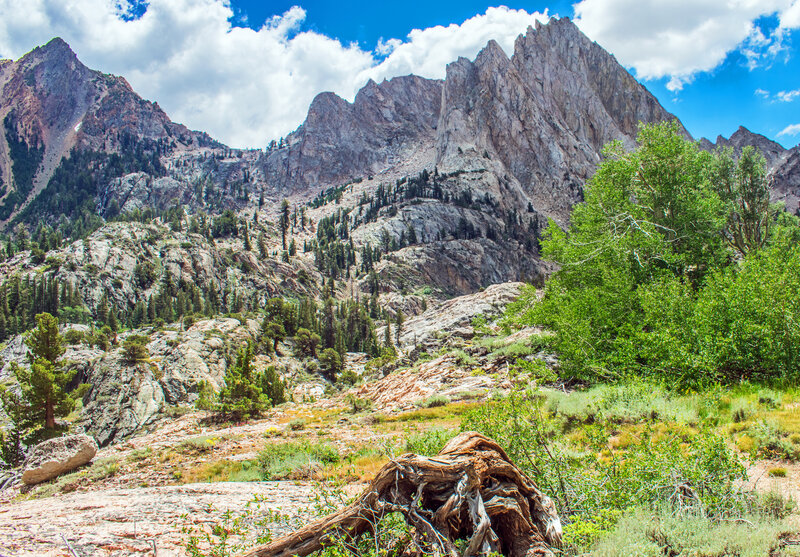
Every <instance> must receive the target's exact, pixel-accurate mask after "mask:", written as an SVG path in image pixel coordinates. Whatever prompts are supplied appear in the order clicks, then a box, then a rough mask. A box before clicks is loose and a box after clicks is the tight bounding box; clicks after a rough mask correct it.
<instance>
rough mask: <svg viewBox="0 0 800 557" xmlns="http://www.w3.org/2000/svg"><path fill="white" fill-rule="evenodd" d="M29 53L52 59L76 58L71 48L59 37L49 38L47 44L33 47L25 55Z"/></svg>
mask: <svg viewBox="0 0 800 557" xmlns="http://www.w3.org/2000/svg"><path fill="white" fill-rule="evenodd" d="M29 55H33V56H37V57H44V58H45V59H53V60H64V59H75V60H77V59H78V57H77V56H76V54H75V52H74V51H73V50H72V48H71V47H70V46H69V45H68V44H67V42H66V41H65V40H64V39H62V38H61V37H54V38H52V39H50V41H49V42H48V43H47V44H45V45H44V46H39V47H36V48H34V49H33V50H32V51H31V52H29V53H28V55H26V56H25V57H27V56H29Z"/></svg>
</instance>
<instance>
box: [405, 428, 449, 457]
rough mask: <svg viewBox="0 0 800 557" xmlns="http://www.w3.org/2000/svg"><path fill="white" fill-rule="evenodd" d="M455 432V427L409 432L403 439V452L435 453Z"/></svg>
mask: <svg viewBox="0 0 800 557" xmlns="http://www.w3.org/2000/svg"><path fill="white" fill-rule="evenodd" d="M457 433H458V430H456V429H441V428H433V429H428V430H426V431H422V432H419V433H412V434H409V435H407V436H406V439H405V445H404V449H405V451H404V452H407V453H414V454H418V455H424V456H434V455H437V454H439V452H440V451H441V450H442V449H443V448H444V446H445V445H446V444H447V442H448V441H450V439H452V438H453V437H455V436H456V434H457Z"/></svg>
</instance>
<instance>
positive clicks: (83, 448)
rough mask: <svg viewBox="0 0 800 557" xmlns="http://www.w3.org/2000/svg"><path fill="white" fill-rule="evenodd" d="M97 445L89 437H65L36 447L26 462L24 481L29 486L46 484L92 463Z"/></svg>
mask: <svg viewBox="0 0 800 557" xmlns="http://www.w3.org/2000/svg"><path fill="white" fill-rule="evenodd" d="M95 454H97V443H96V442H95V440H94V439H92V438H91V437H89V436H88V435H84V434H80V435H65V436H63V437H57V438H55V439H49V440H47V441H43V442H42V443H39V444H38V445H36V446H35V447H34V448H33V450H32V451H31V454H30V455H29V456H28V458H27V459H26V460H25V464H24V466H23V470H22V481H23V483H25V484H27V485H33V484H38V483H41V482H45V481H47V480H50V479H52V478H55V477H57V476H60V475H61V474H65V473H67V472H71V471H72V470H75V469H76V468H78V467H79V466H83V465H84V464H86V463H88V462H90V461H91V460H92V459H93V458H94V455H95Z"/></svg>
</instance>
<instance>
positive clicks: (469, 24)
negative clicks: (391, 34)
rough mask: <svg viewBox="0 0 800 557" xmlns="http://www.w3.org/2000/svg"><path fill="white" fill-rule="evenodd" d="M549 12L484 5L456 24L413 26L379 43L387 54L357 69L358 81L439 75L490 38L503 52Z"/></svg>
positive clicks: (511, 50)
mask: <svg viewBox="0 0 800 557" xmlns="http://www.w3.org/2000/svg"><path fill="white" fill-rule="evenodd" d="M548 19H550V16H549V15H547V11H545V13H544V14H541V13H537V12H534V13H531V14H529V13H528V12H526V11H525V10H512V9H509V8H506V7H499V8H488V9H487V10H486V13H485V14H481V15H476V16H474V17H472V18H470V19H468V20H466V21H465V22H463V23H461V24H460V25H455V24H453V25H448V26H447V27H443V26H441V25H437V26H435V27H429V28H427V29H414V30H413V31H411V32H410V33H409V34H408V37H407V40H406V41H398V40H396V39H393V40H391V41H388V42H382V43H380V44H379V47H383V48H390V49H391V50H390V52H391V54H389V56H388V57H387V58H386V59H385V60H384V61H383V62H381V63H380V64H379V65H377V66H375V67H372V68H369V69H367V70H365V71H363V72H362V73H361V76H360V78H361V79H360V80H359V81H362V82H363V81H366V80H367V79H368V78H371V79H374V80H376V81H378V80H381V79H384V78H389V77H392V76H396V75H406V74H410V73H413V74H416V75H419V76H422V77H427V78H430V79H442V78H444V76H445V68H446V67H447V64H449V63H450V62H453V61H455V60H456V59H457V58H458V57H459V56H465V57H467V58H474V57H475V55H477V54H478V52H479V51H480V50H481V49H482V48H483V47H484V46H486V43H487V42H489V40H490V39H494V40H495V41H497V43H498V44H499V45H500V46H501V47H502V48H503V50H505V52H506V54H508V55H511V54H513V52H514V41H515V40H516V38H517V37H518V36H519V35H520V33H524V32H525V30H526V29H527V28H528V26H533V25H535V24H536V21H541V22H542V23H545V22H547V20H548Z"/></svg>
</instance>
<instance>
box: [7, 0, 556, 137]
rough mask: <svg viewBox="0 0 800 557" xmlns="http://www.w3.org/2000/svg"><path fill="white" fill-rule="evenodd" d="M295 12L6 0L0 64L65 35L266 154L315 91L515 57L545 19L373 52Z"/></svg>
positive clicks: (488, 16)
mask: <svg viewBox="0 0 800 557" xmlns="http://www.w3.org/2000/svg"><path fill="white" fill-rule="evenodd" d="M305 17H306V12H305V10H303V9H302V8H301V7H297V6H296V7H293V8H291V9H290V10H288V11H286V12H285V13H283V14H282V15H279V16H275V17H273V18H271V19H269V20H268V21H266V22H265V23H264V24H263V25H262V26H261V27H260V28H259V29H250V28H245V27H239V26H237V24H236V23H235V22H234V21H240V19H238V20H237V19H236V18H237V16H235V14H234V12H233V10H232V8H231V6H230V4H229V1H228V0H149V2H142V1H141V0H0V57H9V58H17V57H19V56H21V55H22V54H24V53H25V52H27V51H28V50H30V49H31V48H33V47H34V46H36V45H39V44H44V43H45V42H47V41H49V40H50V39H51V38H52V37H54V36H61V37H62V38H63V39H64V40H66V41H67V42H68V43H69V44H70V45H71V46H72V48H73V49H74V50H75V52H76V53H77V55H78V57H79V58H80V59H81V60H82V61H83V62H84V63H85V64H87V65H88V66H90V67H92V68H96V69H99V70H102V71H104V72H109V73H115V74H118V75H122V76H124V77H125V78H126V79H127V80H128V81H129V82H130V83H131V85H132V86H133V88H134V89H135V90H136V91H137V92H138V93H140V94H141V95H142V96H143V97H145V98H147V99H150V100H155V101H158V103H159V104H160V105H161V106H162V107H163V108H164V109H165V110H166V112H167V113H168V114H169V115H170V117H171V118H172V119H173V120H175V121H178V122H181V123H184V124H186V125H187V126H189V127H190V128H193V129H200V130H203V131H207V132H209V133H210V134H211V135H212V136H214V137H215V138H217V139H220V140H221V141H223V142H225V143H228V144H229V145H232V146H236V147H260V146H264V145H265V144H266V143H267V142H268V141H269V140H270V139H273V138H277V137H279V136H282V135H285V134H287V133H288V132H290V131H291V130H293V129H295V128H296V127H297V126H298V125H299V124H300V123H302V121H303V119H304V117H305V114H306V110H307V108H308V105H309V104H310V102H311V100H312V99H313V97H314V95H316V94H317V93H320V92H322V91H334V92H336V93H338V94H339V95H341V96H343V97H345V98H347V99H348V100H352V98H353V97H354V96H355V93H356V92H357V90H358V89H359V88H360V87H361V86H363V85H364V84H365V83H366V81H367V80H368V79H370V78H371V79H375V80H380V79H383V78H390V77H394V76H396V75H404V74H408V73H415V74H418V75H422V76H425V77H432V78H438V77H443V76H444V71H445V65H446V64H447V63H448V62H451V61H452V60H455V59H456V58H457V57H458V56H467V57H474V56H475V55H476V54H477V53H478V51H479V50H480V49H481V48H482V47H483V46H484V45H485V44H486V42H487V41H488V40H489V39H490V38H494V39H495V40H497V41H498V42H499V43H500V45H501V46H503V48H505V49H506V51H507V52H510V51H511V49H512V45H513V41H514V38H515V37H516V36H517V35H518V34H519V33H522V32H524V31H525V29H526V28H527V26H528V25H531V24H533V23H534V22H535V21H536V20H537V19H539V20H546V19H547V16H546V15H542V14H538V13H534V14H529V13H527V12H525V11H524V10H511V9H508V8H503V7H501V8H489V9H488V10H487V11H486V13H485V14H481V15H477V16H475V17H473V18H470V19H468V20H467V21H465V22H463V23H462V24H460V25H450V26H448V27H442V26H437V27H432V28H429V29H421V30H420V29H417V30H414V31H412V32H411V33H410V34H409V35H408V37H406V38H405V39H404V40H400V39H389V40H386V41H381V42H380V43H379V44H378V45H377V47H376V50H375V52H367V51H364V50H362V49H361V48H359V47H358V46H357V45H355V44H342V43H341V42H340V41H338V40H335V39H332V38H330V37H327V36H325V35H322V34H320V33H316V32H312V31H302V29H301V25H302V23H303V21H304V20H305Z"/></svg>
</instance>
